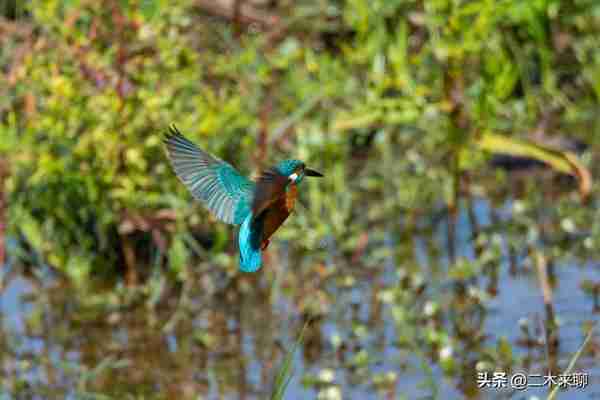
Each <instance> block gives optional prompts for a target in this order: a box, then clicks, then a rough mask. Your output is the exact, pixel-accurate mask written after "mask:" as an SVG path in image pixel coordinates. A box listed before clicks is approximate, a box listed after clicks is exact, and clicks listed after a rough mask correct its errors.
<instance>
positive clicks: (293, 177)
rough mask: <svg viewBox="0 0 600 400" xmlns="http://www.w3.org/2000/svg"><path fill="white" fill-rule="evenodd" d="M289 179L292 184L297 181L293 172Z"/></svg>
mask: <svg viewBox="0 0 600 400" xmlns="http://www.w3.org/2000/svg"><path fill="white" fill-rule="evenodd" d="M289 179H290V180H291V181H292V182H296V179H298V174H297V173H295V172H294V173H293V174H291V175H290V176H289Z"/></svg>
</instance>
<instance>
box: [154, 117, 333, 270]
mask: <svg viewBox="0 0 600 400" xmlns="http://www.w3.org/2000/svg"><path fill="white" fill-rule="evenodd" d="M164 143H165V145H166V148H167V155H168V157H169V160H170V161H171V165H172V166H173V169H174V170H175V173H176V174H177V176H178V177H179V179H181V181H182V182H183V183H184V184H185V185H186V187H187V188H188V190H189V191H190V192H191V193H192V195H193V196H194V197H195V198H196V199H198V200H200V201H201V202H202V203H204V205H205V206H206V207H207V208H208V209H209V210H210V211H211V212H212V213H213V214H214V215H215V216H216V217H217V218H218V219H219V220H221V221H223V222H226V223H228V224H233V225H241V227H240V231H239V234H238V243H239V250H240V269H241V270H242V271H244V272H254V271H257V270H258V269H259V268H260V267H261V265H262V254H261V253H262V251H263V250H265V249H266V248H267V246H269V238H270V237H271V235H273V233H275V231H276V230H277V228H279V227H280V226H281V224H282V223H283V221H285V220H286V218H287V217H288V215H290V213H291V212H292V210H293V209H294V203H295V201H296V196H297V194H298V184H299V183H300V182H302V179H304V177H305V176H318V177H322V176H323V175H322V174H321V173H319V172H317V171H314V170H312V169H309V168H306V166H305V165H304V163H303V162H302V161H300V160H284V161H281V162H280V163H279V164H277V165H276V166H274V167H272V168H269V169H267V170H265V171H263V172H262V173H261V174H260V176H259V177H258V178H257V179H256V181H255V182H253V181H251V180H249V179H248V178H246V177H244V176H242V175H241V174H240V173H239V172H238V171H237V170H236V169H235V168H234V167H232V166H231V165H230V164H228V163H226V162H225V161H223V160H221V159H219V158H217V157H215V156H213V155H211V154H208V153H207V152H205V151H203V150H201V149H199V148H198V147H197V146H196V145H195V144H194V143H192V142H190V141H189V140H188V139H186V138H185V137H184V136H183V135H182V134H181V133H180V132H179V130H178V129H177V128H176V127H175V125H171V126H170V127H169V133H167V135H166V136H165V139H164Z"/></svg>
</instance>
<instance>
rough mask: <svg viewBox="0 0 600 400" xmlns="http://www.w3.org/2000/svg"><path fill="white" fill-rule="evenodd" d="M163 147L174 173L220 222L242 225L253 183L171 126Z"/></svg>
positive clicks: (246, 214) (248, 207)
mask: <svg viewBox="0 0 600 400" xmlns="http://www.w3.org/2000/svg"><path fill="white" fill-rule="evenodd" d="M164 143H165V145H166V148H167V154H168V156H169V160H170V161H171V165H172V166H173V169H174V170H175V173H176V174H177V176H178V177H179V179H181V181H182V182H183V183H184V184H185V185H186V186H187V188H188V189H189V191H190V192H191V193H192V195H193V196H194V197H195V198H196V199H198V200H200V201H201V202H203V203H204V204H205V205H206V207H207V208H208V209H209V210H210V211H211V212H212V213H213V214H214V215H215V216H216V217H217V218H218V219H219V220H221V221H223V222H226V223H228V224H234V225H239V224H241V223H242V222H243V221H244V220H245V219H246V217H247V216H248V214H249V213H250V205H251V201H252V196H253V193H254V186H255V184H254V182H252V181H250V180H249V179H247V178H246V177H244V176H242V175H241V174H240V173H239V172H238V171H237V170H236V169H235V168H233V167H232V166H231V165H230V164H228V163H226V162H225V161H223V160H221V159H219V158H217V157H215V156H212V155H210V154H208V153H207V152H205V151H203V150H201V149H199V148H198V147H197V146H196V145H195V144H194V143H192V142H190V141H189V140H187V139H186V138H185V137H184V136H183V135H182V134H181V133H180V132H179V130H177V128H176V127H175V126H174V125H171V126H170V127H169V134H167V136H166V137H165V140H164Z"/></svg>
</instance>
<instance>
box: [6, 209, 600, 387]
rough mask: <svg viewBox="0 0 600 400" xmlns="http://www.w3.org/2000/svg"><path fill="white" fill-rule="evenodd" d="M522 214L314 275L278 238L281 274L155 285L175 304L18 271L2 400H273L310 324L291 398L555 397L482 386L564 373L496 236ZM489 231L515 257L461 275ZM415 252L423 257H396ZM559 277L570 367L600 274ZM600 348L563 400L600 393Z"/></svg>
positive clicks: (531, 293)
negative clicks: (483, 372) (459, 265)
mask: <svg viewBox="0 0 600 400" xmlns="http://www.w3.org/2000/svg"><path fill="white" fill-rule="evenodd" d="M510 210H511V203H506V205H505V206H503V207H500V208H499V209H492V207H491V205H490V203H489V202H488V201H487V200H484V199H477V200H475V201H474V202H473V205H472V209H471V210H469V209H468V207H466V206H464V205H463V207H461V208H460V210H459V212H458V216H457V218H456V224H455V227H456V229H455V234H454V236H453V237H452V235H449V234H448V231H449V228H450V229H451V227H449V225H448V224H449V223H450V222H449V221H450V220H449V219H448V217H447V216H443V217H441V219H439V220H437V221H436V222H435V223H432V222H431V218H430V219H428V220H426V221H424V222H423V224H422V225H423V226H428V227H431V230H429V231H428V230H426V229H425V230H423V231H421V232H412V233H409V232H403V231H402V229H398V230H395V229H396V228H394V229H390V230H389V231H388V232H387V233H386V235H385V237H384V238H383V239H382V241H380V242H376V241H374V240H373V241H372V239H370V238H369V240H368V242H367V245H366V249H367V250H366V251H370V249H371V250H372V247H377V246H379V247H381V248H383V249H384V250H382V251H384V252H383V254H382V255H381V256H380V257H379V258H378V260H381V262H377V263H371V264H369V265H363V263H361V262H360V261H357V260H360V255H356V254H355V255H351V256H347V255H345V254H342V253H341V252H340V251H338V250H337V249H336V248H335V246H334V245H333V244H331V243H328V242H327V241H324V248H325V250H323V251H329V252H330V253H331V257H330V259H329V260H326V261H325V262H323V263H317V264H316V265H315V266H314V268H313V267H311V269H310V270H306V271H300V270H298V269H295V266H296V260H295V259H294V257H296V256H297V255H296V253H293V252H292V251H291V250H290V248H289V246H288V245H287V244H286V243H285V242H283V241H280V242H279V243H277V242H276V243H275V245H274V246H272V247H271V248H270V252H271V253H270V255H269V259H268V260H267V263H266V264H267V265H266V266H265V269H264V270H263V272H261V274H267V275H269V279H264V276H262V277H261V274H256V275H252V276H251V275H244V276H237V277H235V278H230V277H228V276H227V275H226V274H224V273H223V272H221V271H215V270H214V268H211V266H210V265H204V264H203V265H200V266H197V267H196V266H194V267H193V268H190V270H189V276H188V279H187V281H186V284H184V285H183V287H180V286H178V285H175V284H173V283H172V282H171V281H170V280H168V279H165V278H164V277H162V278H161V277H160V276H159V275H160V274H155V275H152V274H151V276H153V278H152V279H153V281H152V282H153V283H152V284H151V285H156V286H157V287H160V288H161V290H160V291H157V292H160V293H161V296H160V298H153V297H152V293H154V292H152V291H150V292H143V290H144V289H139V291H141V292H139V291H138V292H136V290H135V289H129V290H128V289H124V288H119V287H117V288H113V289H112V290H110V291H106V290H105V291H99V294H98V295H90V296H87V297H86V296H82V295H78V294H77V293H78V292H77V290H76V289H75V288H73V287H70V286H69V285H67V284H65V283H64V282H63V281H62V280H61V279H60V277H58V276H56V275H54V274H53V272H52V271H50V270H49V269H45V268H40V269H36V270H34V271H33V272H31V271H28V270H27V269H26V268H24V267H21V266H17V265H12V264H10V263H9V264H8V265H5V266H3V268H2V270H1V271H0V272H1V273H2V280H1V282H2V283H3V285H2V286H1V289H2V291H1V293H0V310H1V311H2V318H1V320H0V324H1V325H0V348H1V349H2V355H1V356H0V360H1V361H0V363H1V365H0V376H1V379H2V385H1V386H2V387H3V388H4V389H0V393H1V394H0V399H9V398H40V399H46V398H69V399H75V398H142V397H145V398H180V399H187V398H207V399H234V398H240V399H255V398H268V396H269V393H270V388H271V385H272V381H273V376H274V375H275V373H276V371H277V368H278V367H279V366H280V365H281V363H282V359H283V357H284V356H285V354H286V352H287V350H288V349H291V348H292V347H293V344H294V342H295V340H296V338H297V336H298V334H299V332H300V331H301V330H302V326H303V325H304V322H305V321H306V320H308V319H310V321H311V322H310V324H309V325H308V326H307V328H306V330H305V331H304V336H303V341H302V343H301V344H300V345H299V347H298V349H297V351H296V353H295V354H294V362H293V367H294V371H295V372H294V375H293V378H292V380H291V382H290V385H289V387H288V390H287V392H286V398H287V399H312V398H320V399H339V398H343V399H381V398H383V399H396V398H407V399H416V398H441V399H458V398H474V399H475V398H480V399H488V398H534V397H533V396H537V397H538V398H545V397H546V396H547V394H548V387H538V388H533V387H529V388H527V389H526V390H519V391H515V390H510V388H506V389H503V390H499V389H493V388H482V389H479V388H478V385H477V369H476V368H485V366H486V365H489V364H490V363H491V364H492V365H496V369H497V370H503V369H502V368H509V370H506V369H505V370H504V371H505V372H507V373H508V375H509V376H510V375H511V374H512V373H515V372H524V373H526V374H541V375H544V374H545V373H546V372H547V368H548V359H549V355H548V354H547V352H548V346H546V345H544V344H543V338H544V332H545V331H544V329H545V322H544V321H545V319H546V312H547V310H546V309H545V306H544V301H543V296H542V290H541V289H540V284H539V282H538V279H537V275H536V269H535V267H534V266H533V265H532V264H531V262H530V261H529V260H530V258H529V257H527V255H526V254H521V253H520V252H516V253H515V254H511V250H510V248H509V245H508V244H507V243H508V240H507V239H506V238H505V237H504V236H503V233H502V230H501V229H496V228H495V227H493V226H494V225H493V224H494V223H495V222H493V221H496V222H498V221H500V222H501V221H503V220H508V219H509V218H510ZM469 211H470V212H472V215H469ZM473 216H475V220H476V221H477V227H474V223H473ZM490 227H492V228H490ZM488 228H489V230H490V232H489V235H492V236H493V240H494V243H496V246H497V248H498V249H499V251H500V252H501V257H500V260H501V261H500V262H499V263H496V264H497V265H493V266H491V267H490V268H489V270H488V269H486V270H485V271H483V270H478V271H479V272H478V273H476V274H475V275H476V276H474V277H469V278H467V279H465V280H463V281H461V280H460V279H456V277H455V275H453V274H451V273H449V271H448V265H449V260H451V259H457V260H464V261H463V262H464V264H465V265H468V264H469V262H471V261H473V260H474V259H475V258H476V257H475V254H477V252H478V251H482V249H481V248H479V249H478V248H477V242H476V241H475V240H474V239H473V238H474V236H475V233H476V232H475V230H479V231H485V230H486V229H488ZM494 235H495V236H494ZM449 241H451V242H453V243H451V244H450V245H449ZM401 246H407V247H408V248H409V249H410V251H404V252H402V251H400V253H398V252H396V251H395V250H394V251H392V250H390V251H389V252H388V253H385V249H386V248H389V249H397V248H398V247H401ZM484 247H485V246H484ZM448 249H450V250H448ZM483 251H485V249H483ZM298 257H301V255H298ZM340 260H343V261H340ZM333 264H335V265H336V266H335V267H334V266H332V265H333ZM482 271H483V272H482ZM494 274H495V275H494ZM553 274H554V279H555V284H554V286H553V288H552V304H553V305H554V308H553V311H554V313H555V315H556V316H557V320H558V328H557V332H558V337H559V347H558V352H557V354H556V359H557V366H558V368H559V369H560V370H564V369H565V368H566V366H567V364H568V362H569V360H570V359H571V357H572V356H573V354H574V353H575V352H576V351H577V350H578V349H579V348H580V346H581V344H582V342H583V340H584V338H585V335H586V332H587V330H586V329H587V328H588V327H589V326H590V325H591V324H592V323H595V322H597V321H598V319H599V314H597V313H594V312H593V309H594V304H593V298H592V296H591V295H589V294H586V292H584V291H583V290H582V283H583V282H584V281H585V280H588V281H592V282H600V269H598V268H597V265H596V264H595V263H594V262H588V263H579V262H576V261H574V260H573V259H572V258H568V257H564V259H554V260H553ZM271 278H272V279H271ZM267 282H273V283H272V284H271V283H267ZM460 282H463V284H461V283H460ZM464 282H467V283H464ZM308 316H310V318H309V317H308ZM526 329H527V330H528V331H529V336H527V335H526V334H525V333H524V331H525V330H526ZM540 343H541V344H540ZM599 345H600V342H599V341H598V339H597V336H596V335H595V336H594V338H593V339H592V345H591V346H590V347H589V350H587V351H586V352H585V353H584V354H583V356H582V357H581V358H580V360H579V361H578V363H577V364H576V367H575V371H578V372H584V373H586V374H588V379H589V383H588V385H587V387H586V388H584V389H577V388H574V389H570V390H568V391H567V392H563V393H560V395H559V398H568V399H591V398H598V397H600V367H599V366H598V363H597V362H596V357H598V355H599V354H600V352H599V351H598V349H600V347H599ZM499 349H503V350H499ZM507 354H508V355H507ZM499 360H508V361H506V363H505V366H504V367H499V366H498V365H499V364H501V361H499ZM486 363H487V364H486ZM2 390H4V392H2Z"/></svg>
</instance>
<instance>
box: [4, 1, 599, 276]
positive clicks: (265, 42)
mask: <svg viewBox="0 0 600 400" xmlns="http://www.w3.org/2000/svg"><path fill="white" fill-rule="evenodd" d="M234 4H238V5H239V7H238V9H237V11H236V10H235V9H234V8H235V6H234ZM3 5H4V7H3V8H2V9H3V10H4V13H5V16H6V17H7V18H6V19H4V20H2V21H1V25H0V31H1V32H2V33H3V34H2V35H0V65H1V66H2V70H3V71H4V73H3V74H2V75H1V76H0V135H1V137H2V140H1V141H0V153H1V154H2V158H3V159H4V162H3V163H2V164H1V166H0V167H1V168H3V169H4V170H5V171H6V172H7V176H8V177H7V178H6V179H4V180H3V184H2V188H1V189H2V190H3V193H4V196H5V199H6V201H5V203H6V204H7V205H8V206H7V211H6V215H7V220H8V232H7V234H8V235H11V236H14V237H18V238H19V239H20V241H19V243H20V247H21V248H22V249H24V250H26V251H23V252H20V253H19V254H21V257H22V258H24V259H28V260H30V261H32V262H37V263H40V262H47V263H49V264H50V265H52V266H53V267H55V268H57V269H58V270H59V271H62V272H63V273H64V274H65V275H67V276H68V277H69V278H70V279H72V280H73V281H74V282H76V283H79V284H85V282H86V281H87V279H88V278H89V276H90V275H100V276H111V275H114V272H115V270H118V269H119V268H122V269H125V270H127V271H128V272H126V273H125V278H126V279H129V280H131V281H133V282H135V281H137V280H138V277H137V272H136V271H135V268H134V266H135V265H137V264H140V263H146V264H147V263H156V264H163V263H168V265H169V266H170V268H169V270H170V271H171V272H172V273H173V276H174V277H175V278H176V279H184V278H185V276H186V275H185V269H184V267H183V266H184V265H186V262H187V260H188V259H189V257H190V256H192V255H196V256H197V257H198V258H199V259H200V260H203V261H206V262H210V263H212V264H213V265H218V266H221V267H223V268H225V269H227V270H228V271H229V272H230V273H235V271H236V269H237V258H236V256H235V251H234V248H233V245H232V244H230V242H231V241H230V240H229V238H230V236H231V233H230V230H229V228H228V227H226V226H224V225H222V224H219V223H215V221H214V219H212V218H211V217H210V216H209V215H208V213H207V212H206V211H205V210H204V209H203V208H202V206H201V205H199V204H198V203H196V202H192V201H191V196H190V195H189V194H188V193H187V192H186V189H185V188H184V186H183V185H181V184H180V183H179V181H178V180H177V179H176V178H175V177H174V175H173V173H172V172H171V170H170V168H169V166H168V164H167V160H166V158H165V155H164V152H163V148H162V144H161V136H162V134H163V132H164V129H165V127H166V126H167V125H168V124H169V123H171V122H175V123H176V124H177V126H178V127H179V129H180V130H181V131H182V132H184V133H185V134H186V135H187V136H188V137H190V138H191V139H192V140H194V141H196V142H197V143H199V144H200V145H201V146H202V147H203V148H204V149H207V150H208V151H210V152H212V153H215V154H217V155H219V156H220V157H222V158H224V159H226V160H228V161H230V162H231V163H233V164H234V165H236V166H238V167H240V169H241V170H242V171H243V172H245V173H253V172H256V171H257V170H258V169H259V168H261V167H264V166H266V165H268V164H269V163H270V162H272V161H275V160H278V159H281V158H284V157H289V156H294V157H298V158H302V159H305V160H306V161H307V164H308V165H314V166H315V168H317V169H320V170H323V171H324V172H325V173H326V176H327V179H326V180H324V181H321V182H318V183H312V184H307V185H306V188H305V190H304V192H306V193H303V194H302V197H303V198H304V200H305V201H303V202H304V203H305V204H308V205H309V206H308V209H302V207H301V210H300V212H298V213H297V215H295V216H294V218H291V219H290V221H288V223H286V225H285V226H284V227H283V228H282V230H281V232H279V233H278V238H280V239H293V238H302V240H297V241H295V242H294V243H293V246H295V248H297V249H299V251H302V249H315V248H318V247H319V244H322V243H323V240H324V238H326V237H328V236H332V237H333V238H335V239H336V243H338V245H339V246H340V248H341V249H342V250H343V251H346V252H352V251H353V250H354V249H355V248H356V247H357V245H358V244H359V243H360V234H361V233H362V232H364V231H365V230H368V229H369V227H370V226H373V224H375V223H377V222H381V221H385V220H386V219H389V216H390V215H393V216H397V218H399V219H400V218H405V219H406V220H407V221H409V222H410V221H414V219H413V218H412V217H414V216H416V215H423V214H425V213H427V212H430V211H431V210H434V209H436V208H437V207H439V206H440V205H446V206H448V207H449V208H450V209H453V208H454V207H455V206H456V203H457V201H458V198H459V196H460V195H461V193H463V192H465V191H467V190H471V189H472V188H470V187H467V185H466V181H468V182H470V183H471V184H472V185H473V186H474V187H475V189H473V190H474V191H475V192H476V193H477V194H479V195H485V194H486V193H487V192H488V189H486V188H483V187H482V186H478V180H477V179H478V178H479V177H481V176H487V177H488V178H490V179H493V180H494V182H496V184H499V185H505V184H506V176H505V175H504V174H502V173H500V174H497V173H496V171H494V170H491V167H490V166H489V165H488V164H487V159H488V151H489V150H492V151H498V152H507V153H511V149H514V146H513V145H514V143H520V144H522V145H523V144H524V146H525V150H523V147H518V146H517V147H518V150H519V151H517V153H518V154H520V155H522V154H523V152H525V154H527V152H528V151H529V150H527V148H526V146H527V145H529V144H531V143H533V139H532V137H534V139H535V138H537V139H538V140H537V141H536V143H537V144H536V146H542V149H541V150H540V147H537V148H536V149H534V150H532V151H531V153H532V156H533V157H535V158H538V159H541V160H544V161H546V162H548V163H549V164H550V165H554V166H555V167H556V168H557V169H558V170H562V171H563V172H569V168H572V172H571V173H572V175H574V176H576V177H577V178H578V179H579V180H580V181H581V180H582V177H581V174H580V173H579V172H580V171H582V170H584V171H587V170H586V167H585V165H591V164H592V159H591V158H590V157H591V156H589V154H590V153H586V154H588V156H585V157H584V159H583V160H582V161H580V160H577V159H574V158H573V157H572V154H571V155H568V154H567V153H560V152H559V154H558V157H559V158H560V159H556V158H552V157H553V155H556V154H554V153H552V154H551V153H547V152H546V153H544V150H547V149H546V148H544V147H543V146H546V145H545V144H544V143H545V141H546V139H548V140H551V139H553V138H556V137H562V138H565V137H566V138H572V139H578V140H581V141H583V142H585V143H587V144H588V145H589V146H591V148H592V149H593V148H598V146H599V145H600V135H599V133H600V124H598V122H599V121H598V120H599V118H600V114H599V113H598V112H597V110H598V97H599V96H600V40H599V39H598V37H599V34H600V3H598V2H597V1H594V0H568V1H558V0H533V1H521V0H504V1H491V0H471V1H461V0H430V1H421V0H368V1H367V0H348V1H338V0H312V1H290V0H279V1H265V2H263V1H258V0H256V1H240V2H227V1H224V0H216V1H214V2H207V1H201V0H196V1H192V0H189V1H185V0H182V1H178V2H175V3H173V2H167V1H165V0H139V1H122V0H120V1H119V0H110V1H107V2H96V1H89V0H69V1H67V0H50V1H35V0H32V1H28V2H25V3H21V2H19V1H17V2H10V1H5V2H3ZM486 135H487V136H486ZM490 135H491V136H490ZM535 135H537V136H535ZM490 137H491V138H492V139H494V138H495V139H497V140H496V142H494V141H493V140H492V142H491V143H492V144H491V145H490V141H489V140H488V141H486V138H487V139H489V138H490ZM540 137H542V138H543V139H542V140H539V138H540ZM498 138H500V139H499V140H498ZM514 140H518V142H514ZM506 141H508V143H509V144H508V145H507V146H504V147H503V145H502V143H505V142H506ZM540 142H541V143H540ZM494 143H495V144H494ZM498 143H500V145H498ZM490 146H491V147H492V148H490ZM494 146H498V148H496V149H495V150H494ZM511 146H513V147H511ZM552 151H554V150H552ZM565 154H567V155H565ZM569 154H570V153H569ZM561 157H562V158H561ZM586 157H587V158H586ZM565 160H567V161H565ZM568 160H571V163H569V161H568ZM573 160H575V161H573ZM565 163H566V164H565ZM573 163H575V166H573V165H574V164H573ZM557 165H558V167H557ZM561 166H562V167H561ZM561 168H562V169H561ZM0 175H1V174H0ZM580 186H581V182H580ZM489 187H491V188H493V187H494V185H491V186H489ZM580 190H582V189H581V188H580ZM584 190H585V189H584ZM596 190H597V189H596V187H595V186H592V187H590V188H587V191H588V192H590V191H591V193H592V197H593V193H595V192H596ZM364 193H368V194H369V198H370V199H372V200H371V201H369V202H366V203H365V202H364V201H359V200H358V199H364V197H362V196H364ZM359 196H361V197H359ZM573 196H575V195H573ZM576 202H577V198H576V197H571V198H570V200H568V202H567V203H566V204H567V205H566V206H565V207H566V208H565V209H563V211H564V212H565V214H568V215H569V218H570V219H571V220H574V221H575V222H574V224H575V225H576V226H577V227H578V229H581V230H583V231H586V232H595V231H597V230H598V227H596V226H595V225H594V224H593V222H592V220H591V219H590V218H589V215H587V214H583V211H579V214H578V213H576V212H574V209H576V208H577V206H576ZM557 210H558V211H557V212H559V213H560V212H562V211H560V210H561V209H557ZM401 216H402V217H401ZM562 218H563V217H559V219H562ZM372 237H374V238H375V240H378V238H379V240H383V231H381V232H377V231H375V232H373V236H372ZM592 247H593V246H592ZM307 257H308V258H307V259H308V260H309V261H308V262H310V260H311V257H321V258H322V257H325V253H324V251H321V250H319V251H315V252H313V253H312V254H310V255H308V254H307ZM373 257H374V259H377V258H378V256H377V252H375V253H374V256H373ZM123 266H124V267H123ZM132 269H133V270H132ZM457 273H458V272H457Z"/></svg>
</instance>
